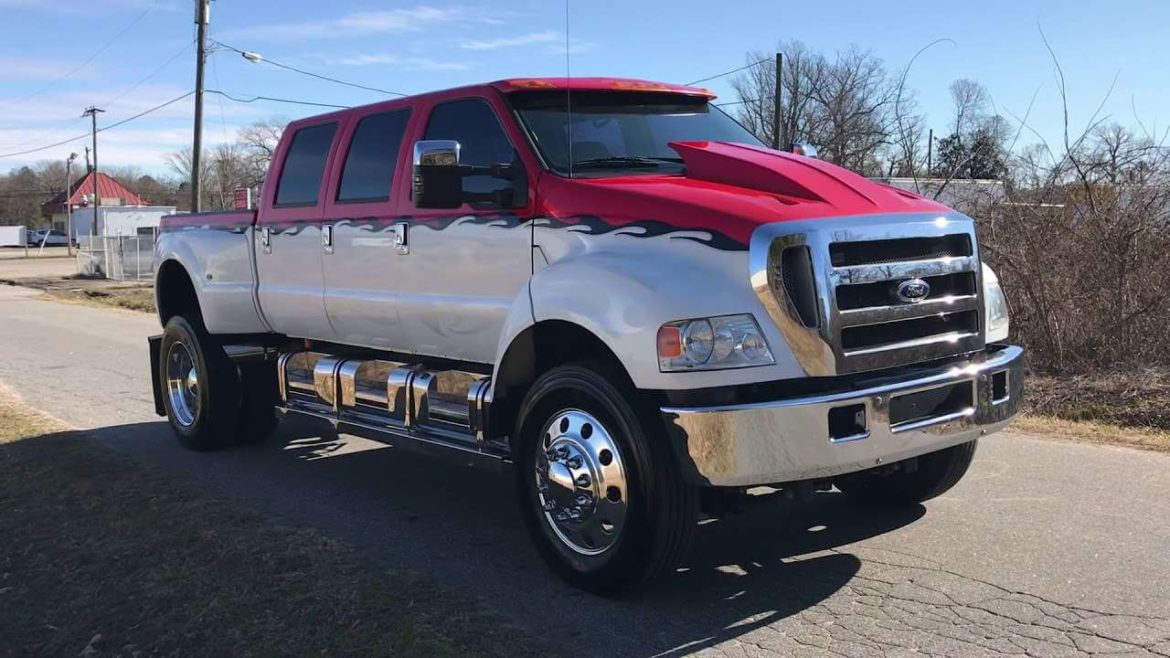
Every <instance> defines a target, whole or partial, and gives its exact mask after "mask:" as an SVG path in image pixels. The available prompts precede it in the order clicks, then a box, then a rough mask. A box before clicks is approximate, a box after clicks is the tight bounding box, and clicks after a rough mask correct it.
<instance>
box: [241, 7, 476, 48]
mask: <svg viewBox="0 0 1170 658" xmlns="http://www.w3.org/2000/svg"><path fill="white" fill-rule="evenodd" d="M466 18H468V15H467V13H466V12H465V11H464V10H461V9H448V8H439V7H430V6H426V5H420V6H417V7H412V8H410V9H387V10H380V11H362V12H354V13H350V14H346V15H345V16H342V17H341V18H336V19H332V20H316V21H302V22H296V23H271V24H267V25H257V26H254V27H249V28H241V29H236V30H228V31H226V32H224V33H223V37H224V39H225V40H229V39H234V38H237V37H240V38H249V39H260V40H269V41H296V40H305V39H338V38H350V37H355V36H363V35H370V34H395V33H406V32H420V31H422V30H424V29H425V28H427V27H430V26H433V25H438V24H442V23H451V22H455V21H459V20H463V19H466Z"/></svg>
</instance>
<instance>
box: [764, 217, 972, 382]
mask: <svg viewBox="0 0 1170 658" xmlns="http://www.w3.org/2000/svg"><path fill="white" fill-rule="evenodd" d="M796 247H800V248H801V251H804V250H807V253H808V254H809V258H810V261H811V268H812V275H811V277H797V278H794V277H793V276H792V273H791V272H792V267H791V265H786V264H785V262H784V261H785V256H786V255H787V254H790V253H793V250H794V248H796ZM751 259H752V268H753V285H754V286H755V288H756V292H757V294H759V295H760V298H761V300H762V301H764V303H765V307H766V308H767V309H768V313H769V315H771V316H772V318H773V319H774V320H775V321H776V324H777V326H778V327H779V329H780V330H781V333H782V334H784V336H785V338H786V339H787V340H788V343H789V347H790V348H791V349H792V351H793V354H794V355H795V356H796V358H797V360H798V361H799V362H800V363H801V364H802V365H803V366H804V368H805V370H806V372H807V373H808V374H809V375H814V376H822V375H834V374H846V373H853V372H863V371H870V370H879V369H882V368H890V367H896V366H902V365H908V364H912V363H920V362H924V361H930V360H934V359H938V358H943V357H947V356H953V355H959V354H966V353H970V352H974V351H977V350H979V349H982V348H983V334H982V331H981V327H982V323H983V317H982V316H983V303H982V300H981V299H980V290H981V289H982V282H981V281H980V265H979V256H978V250H977V247H976V242H975V232H974V224H973V222H972V221H971V220H970V219H969V218H967V217H965V216H963V215H960V214H958V213H949V214H943V215H935V214H931V215H925V214H917V213H915V214H906V215H887V216H869V217H855V218H845V219H826V220H810V221H802V222H788V223H778V224H774V225H769V226H766V227H763V228H761V229H760V230H759V231H757V235H756V236H753V239H752V254H751ZM764 274H766V276H764ZM765 279H766V280H765ZM915 279H920V280H921V281H923V282H925V283H926V284H927V285H928V286H929V288H930V291H929V293H928V294H926V295H924V296H923V297H922V298H921V299H920V300H918V301H906V300H904V299H901V298H900V297H899V295H898V294H897V289H898V287H899V285H901V284H903V283H904V282H906V281H910V280H915ZM794 281H795V282H797V283H800V284H802V285H803V286H804V288H803V289H800V290H794ZM810 298H811V299H814V300H815V303H816V304H818V305H819V307H818V309H817V311H818V312H817V314H816V315H817V317H818V318H819V319H820V322H817V323H815V324H812V323H809V322H808V319H809V315H810V312H809V311H808V309H807V306H808V300H809V299H810ZM814 339H815V344H814ZM817 344H819V347H818V346H817Z"/></svg>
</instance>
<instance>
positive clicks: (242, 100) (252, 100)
mask: <svg viewBox="0 0 1170 658" xmlns="http://www.w3.org/2000/svg"><path fill="white" fill-rule="evenodd" d="M206 91H207V93H209V94H218V95H220V96H223V97H224V98H226V99H228V100H232V101H235V102H237V103H255V102H256V101H272V102H274V103H289V104H292V105H308V106H311V107H328V108H333V109H337V110H346V109H349V108H350V107H351V106H349V105H333V104H331V103H316V102H313V101H298V100H294V99H291V98H275V97H272V96H253V97H252V98H240V97H238V96H233V95H231V94H229V93H227V92H226V91H220V90H218V89H208V90H206Z"/></svg>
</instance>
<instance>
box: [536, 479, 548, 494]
mask: <svg viewBox="0 0 1170 658" xmlns="http://www.w3.org/2000/svg"><path fill="white" fill-rule="evenodd" d="M536 490H537V491H539V492H540V493H545V492H546V491H548V482H545V481H543V480H541V481H540V482H537V483H536Z"/></svg>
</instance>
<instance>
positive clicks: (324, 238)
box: [321, 224, 333, 254]
mask: <svg viewBox="0 0 1170 658" xmlns="http://www.w3.org/2000/svg"><path fill="white" fill-rule="evenodd" d="M321 246H322V247H324V248H325V253H327V254H331V253H333V225H332V224H324V225H322V226H321Z"/></svg>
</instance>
